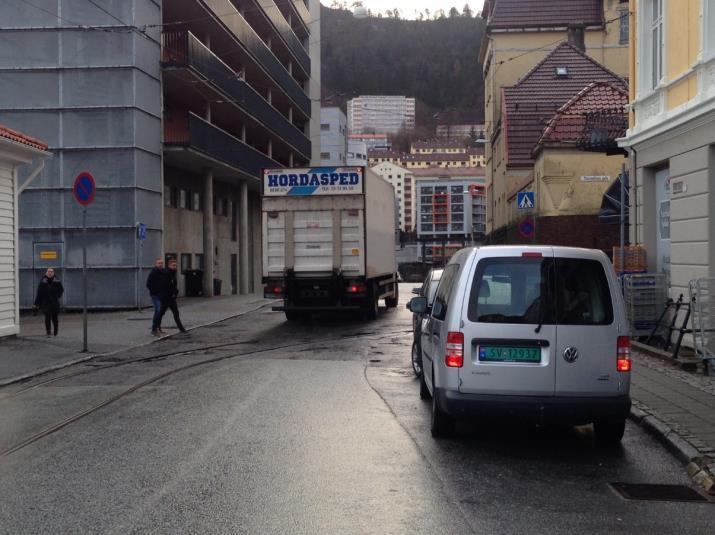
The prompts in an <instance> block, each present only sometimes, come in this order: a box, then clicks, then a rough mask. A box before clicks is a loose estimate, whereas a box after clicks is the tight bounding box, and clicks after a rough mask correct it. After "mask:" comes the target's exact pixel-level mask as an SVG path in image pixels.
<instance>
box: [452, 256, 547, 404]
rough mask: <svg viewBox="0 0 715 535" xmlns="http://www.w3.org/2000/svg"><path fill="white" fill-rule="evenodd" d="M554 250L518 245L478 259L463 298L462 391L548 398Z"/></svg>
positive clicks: (460, 375) (460, 382)
mask: <svg viewBox="0 0 715 535" xmlns="http://www.w3.org/2000/svg"><path fill="white" fill-rule="evenodd" d="M552 283H553V250H552V249H551V248H550V247H543V248H540V249H533V248H530V249H529V251H528V252H525V253H523V252H522V251H519V250H518V249H517V248H513V249H512V248H509V249H504V250H503V251H496V252H494V251H490V256H489V257H488V258H480V259H479V261H478V263H477V265H476V267H475V268H474V270H473V275H472V276H471V281H470V287H469V288H468V290H467V291H468V293H469V296H468V299H466V300H465V303H464V309H463V311H462V318H463V319H464V327H463V331H464V366H463V367H462V368H460V369H459V384H460V387H459V390H460V392H465V393H478V394H504V395H525V396H552V395H553V393H554V378H555V370H554V358H555V357H554V352H555V349H556V348H555V346H556V325H555V322H554V311H553V306H552V304H551V302H550V301H551V300H550V299H549V295H550V293H551V292H550V290H549V287H550V285H551V284H552Z"/></svg>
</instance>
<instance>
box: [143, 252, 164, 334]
mask: <svg viewBox="0 0 715 535" xmlns="http://www.w3.org/2000/svg"><path fill="white" fill-rule="evenodd" d="M164 271H165V269H164V259H163V258H157V259H156V260H155V261H154V268H153V269H152V270H151V272H150V273H149V276H148V277H147V279H146V287H147V288H148V289H149V295H150V296H151V302H152V304H153V305H154V317H153V318H152V321H151V334H153V335H154V336H157V335H160V334H164V333H163V332H162V330H161V327H160V326H159V325H160V323H161V321H160V320H159V312H160V311H161V279H162V277H163V276H164Z"/></svg>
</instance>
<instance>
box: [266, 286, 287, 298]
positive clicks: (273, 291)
mask: <svg viewBox="0 0 715 535" xmlns="http://www.w3.org/2000/svg"><path fill="white" fill-rule="evenodd" d="M263 297H265V298H266V299H271V298H276V297H283V285H282V284H280V283H277V282H276V283H271V284H267V285H266V287H265V288H264V289H263Z"/></svg>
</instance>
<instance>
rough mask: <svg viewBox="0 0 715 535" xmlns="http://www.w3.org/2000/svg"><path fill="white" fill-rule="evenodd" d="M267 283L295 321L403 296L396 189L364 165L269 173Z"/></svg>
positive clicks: (365, 310) (368, 311)
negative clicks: (399, 276) (397, 239)
mask: <svg viewBox="0 0 715 535" xmlns="http://www.w3.org/2000/svg"><path fill="white" fill-rule="evenodd" d="M262 200H263V202H262V212H263V213H262V217H263V227H262V228H263V284H264V295H265V296H266V297H270V298H275V299H281V300H282V304H281V305H278V306H275V307H273V310H279V311H284V312H285V315H286V318H287V319H288V320H289V321H293V320H299V319H307V318H309V317H310V316H311V314H312V313H317V312H336V311H337V312H339V311H345V312H356V313H361V314H362V315H364V316H366V317H367V318H368V319H375V318H376V317H377V312H378V301H379V300H380V299H384V300H385V304H386V305H387V307H388V308H391V307H396V306H397V301H398V291H399V290H398V284H397V261H396V254H395V190H394V189H393V187H392V185H390V184H389V183H388V182H387V181H385V180H383V179H382V178H381V177H380V176H378V175H377V174H375V173H373V172H372V171H370V170H369V169H366V168H364V167H316V168H311V169H265V170H264V171H263V198H262Z"/></svg>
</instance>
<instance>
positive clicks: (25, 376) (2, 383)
mask: <svg viewBox="0 0 715 535" xmlns="http://www.w3.org/2000/svg"><path fill="white" fill-rule="evenodd" d="M272 304H273V301H268V302H267V303H263V304H261V305H259V306H257V307H255V308H252V309H250V310H244V311H243V312H239V313H237V314H232V315H230V316H226V317H225V318H222V319H219V320H215V321H209V322H206V323H202V324H200V325H194V326H192V327H189V328H188V329H186V331H187V332H191V331H194V330H196V329H201V328H202V327H208V326H209V325H215V324H217V323H221V322H222V321H226V320H230V319H235V318H240V317H241V316H245V315H246V314H250V313H251V312H256V311H257V310H260V309H262V308H264V307H267V306H268V305H272ZM180 334H183V333H180V332H175V333H172V334H167V335H166V336H162V337H161V338H154V339H153V340H149V341H148V342H144V343H142V344H137V345H135V346H130V347H125V348H122V349H116V350H114V351H109V352H107V353H93V354H91V355H86V356H84V357H80V358H77V359H74V360H70V361H67V362H62V363H59V364H55V365H53V366H47V367H45V368H39V369H37V370H33V371H31V372H28V373H25V374H22V375H17V376H15V377H10V378H9V379H2V380H0V388H2V387H5V386H9V385H12V384H15V383H21V382H23V381H27V380H29V379H33V378H34V377H38V376H40V375H45V374H46V373H50V372H54V371H57V370H61V369H63V368H69V367H70V366H75V365H76V364H82V363H83V362H87V361H90V360H93V359H96V358H99V357H111V356H112V355H117V354H119V353H123V352H125V351H131V350H132V349H139V348H140V347H146V346H149V345H152V344H156V343H157V342H161V341H162V340H167V339H168V338H173V337H174V336H177V335H180Z"/></svg>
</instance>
